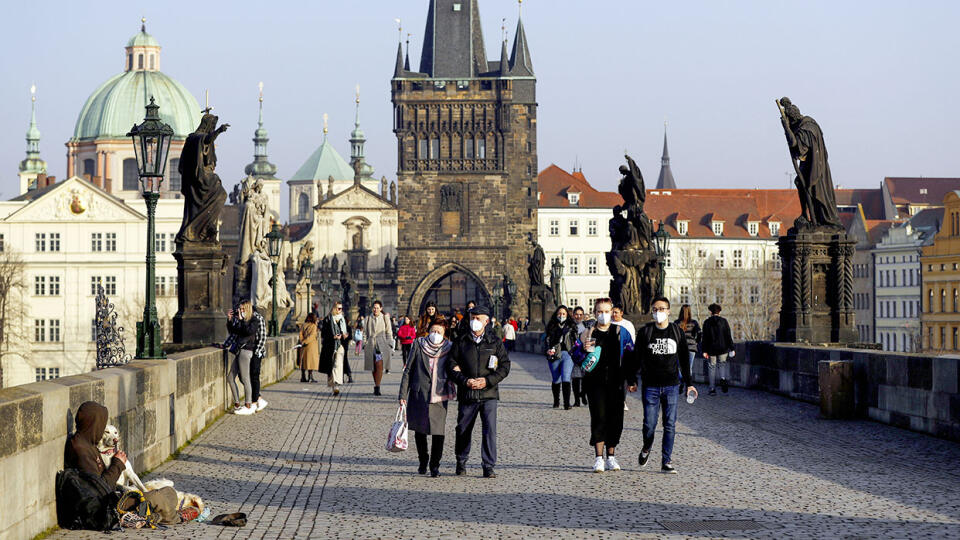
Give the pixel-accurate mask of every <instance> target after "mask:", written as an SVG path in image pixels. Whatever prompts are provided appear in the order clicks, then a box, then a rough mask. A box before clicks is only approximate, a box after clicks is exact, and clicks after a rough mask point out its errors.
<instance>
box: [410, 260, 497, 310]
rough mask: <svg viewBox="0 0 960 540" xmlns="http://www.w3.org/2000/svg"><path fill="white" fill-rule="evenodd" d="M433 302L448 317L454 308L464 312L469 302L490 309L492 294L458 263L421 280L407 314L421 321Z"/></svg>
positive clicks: (440, 269)
mask: <svg viewBox="0 0 960 540" xmlns="http://www.w3.org/2000/svg"><path fill="white" fill-rule="evenodd" d="M431 300H433V301H434V302H436V304H437V309H438V310H439V311H440V313H443V314H444V315H446V314H449V313H450V312H451V311H452V310H453V309H454V308H460V309H463V307H464V306H465V305H466V303H467V301H469V300H473V301H475V302H477V304H480V305H486V306H490V305H491V302H490V293H489V292H488V291H487V286H486V284H485V283H484V281H483V279H481V278H480V277H479V276H477V275H476V274H475V273H473V272H471V271H470V270H468V269H466V268H464V267H463V266H461V265H459V264H456V263H447V264H445V265H442V266H439V267H437V268H434V269H433V270H432V271H431V272H430V273H428V274H427V275H426V276H424V277H423V279H421V280H420V283H418V284H417V288H416V289H415V290H414V293H413V295H412V296H411V298H410V303H409V304H408V305H407V314H408V315H409V316H410V317H411V318H416V317H418V316H419V315H420V314H421V313H422V312H423V309H424V308H425V307H426V303H427V302H428V301H431Z"/></svg>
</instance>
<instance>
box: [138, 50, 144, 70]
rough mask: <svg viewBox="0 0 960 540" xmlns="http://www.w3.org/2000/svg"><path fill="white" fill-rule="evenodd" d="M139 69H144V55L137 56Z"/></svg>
mask: <svg viewBox="0 0 960 540" xmlns="http://www.w3.org/2000/svg"><path fill="white" fill-rule="evenodd" d="M137 69H143V53H141V54H138V55H137Z"/></svg>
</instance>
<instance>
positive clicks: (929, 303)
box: [927, 289, 933, 313]
mask: <svg viewBox="0 0 960 540" xmlns="http://www.w3.org/2000/svg"><path fill="white" fill-rule="evenodd" d="M927 312H928V313H933V289H930V290H929V291H927Z"/></svg>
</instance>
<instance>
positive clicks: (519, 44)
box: [510, 18, 533, 77]
mask: <svg viewBox="0 0 960 540" xmlns="http://www.w3.org/2000/svg"><path fill="white" fill-rule="evenodd" d="M510 75H511V76H513V77H533V61H532V60H530V47H529V45H527V33H526V31H524V29H523V19H521V18H517V31H516V33H515V34H514V38H513V52H512V53H511V54H510Z"/></svg>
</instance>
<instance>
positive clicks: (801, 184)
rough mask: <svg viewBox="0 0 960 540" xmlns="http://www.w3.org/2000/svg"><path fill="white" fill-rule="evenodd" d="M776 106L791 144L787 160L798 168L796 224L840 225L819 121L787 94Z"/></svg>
mask: <svg viewBox="0 0 960 540" xmlns="http://www.w3.org/2000/svg"><path fill="white" fill-rule="evenodd" d="M777 106H778V107H779V108H780V122H781V123H782V124H783V132H784V134H785V135H786V137H787V146H789V147H790V161H791V162H793V168H794V170H796V172H797V177H796V179H795V180H794V183H796V185H797V191H798V192H799V195H800V211H801V217H800V218H797V223H798V225H803V222H804V221H805V222H807V223H809V224H810V225H812V226H814V227H818V226H825V227H831V228H841V229H842V228H843V225H842V224H841V223H840V217H839V215H838V214H837V199H836V196H835V195H834V192H833V177H832V176H831V175H830V165H829V164H828V163H827V147H826V145H825V144H824V141H823V132H822V131H821V130H820V125H819V124H817V122H816V120H814V119H813V118H810V117H809V116H804V115H802V114H800V109H799V108H797V106H796V105H794V104H793V103H792V102H791V101H790V98H788V97H784V98H780V99H779V100H778V101H777Z"/></svg>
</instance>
